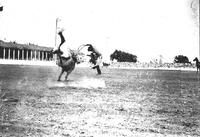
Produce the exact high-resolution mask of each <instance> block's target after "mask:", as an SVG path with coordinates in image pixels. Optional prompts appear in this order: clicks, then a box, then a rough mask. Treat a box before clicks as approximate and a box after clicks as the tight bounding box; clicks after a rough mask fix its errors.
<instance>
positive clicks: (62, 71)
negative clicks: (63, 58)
mask: <svg viewBox="0 0 200 137" xmlns="http://www.w3.org/2000/svg"><path fill="white" fill-rule="evenodd" d="M63 73H64V69H63V68H62V70H61V72H60V75H59V77H58V80H57V81H60V78H61V76H62V74H63Z"/></svg>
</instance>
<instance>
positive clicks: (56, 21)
mask: <svg viewBox="0 0 200 137" xmlns="http://www.w3.org/2000/svg"><path fill="white" fill-rule="evenodd" d="M58 20H59V19H58V18H56V30H55V47H56V41H57V27H58Z"/></svg>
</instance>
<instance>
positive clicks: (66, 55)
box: [53, 29, 71, 65]
mask: <svg viewBox="0 0 200 137" xmlns="http://www.w3.org/2000/svg"><path fill="white" fill-rule="evenodd" d="M63 31H64V29H61V30H59V31H58V35H59V36H60V44H59V46H58V47H56V48H55V49H54V50H53V51H54V52H58V53H59V54H60V55H61V57H62V58H65V59H67V60H68V59H70V57H71V54H70V51H69V48H68V46H64V47H63V46H62V45H63V44H65V38H64V36H63ZM61 46H62V47H61ZM59 61H60V62H58V64H60V65H62V64H63V63H62V60H61V59H60V60H59Z"/></svg>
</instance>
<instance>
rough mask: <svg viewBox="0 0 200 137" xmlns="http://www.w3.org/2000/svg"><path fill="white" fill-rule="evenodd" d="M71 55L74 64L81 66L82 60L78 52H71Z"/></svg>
mask: <svg viewBox="0 0 200 137" xmlns="http://www.w3.org/2000/svg"><path fill="white" fill-rule="evenodd" d="M70 53H71V57H72V59H73V60H74V62H75V63H77V64H79V63H80V62H81V60H80V58H79V55H78V52H76V51H73V50H70Z"/></svg>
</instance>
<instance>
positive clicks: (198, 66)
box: [193, 57, 200, 73]
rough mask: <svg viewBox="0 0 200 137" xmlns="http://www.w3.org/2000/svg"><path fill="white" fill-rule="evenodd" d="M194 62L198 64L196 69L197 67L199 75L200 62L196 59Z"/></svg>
mask: <svg viewBox="0 0 200 137" xmlns="http://www.w3.org/2000/svg"><path fill="white" fill-rule="evenodd" d="M193 61H195V62H196V67H197V73H198V70H199V71H200V62H199V60H198V58H197V57H196V58H195V59H194V60H193Z"/></svg>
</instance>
